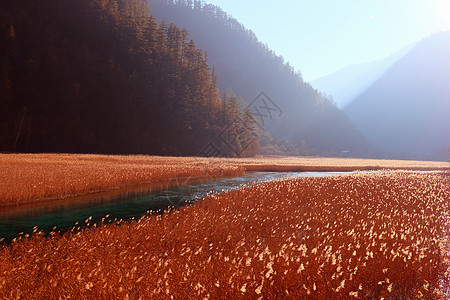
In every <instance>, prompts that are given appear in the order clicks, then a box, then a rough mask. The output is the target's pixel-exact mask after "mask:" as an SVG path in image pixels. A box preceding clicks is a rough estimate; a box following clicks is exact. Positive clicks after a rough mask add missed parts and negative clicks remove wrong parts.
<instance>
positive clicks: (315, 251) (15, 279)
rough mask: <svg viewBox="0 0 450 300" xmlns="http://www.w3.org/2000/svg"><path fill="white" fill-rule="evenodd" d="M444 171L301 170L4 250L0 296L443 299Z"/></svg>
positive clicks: (449, 188)
mask: <svg viewBox="0 0 450 300" xmlns="http://www.w3.org/2000/svg"><path fill="white" fill-rule="evenodd" d="M449 199H450V185H449V175H448V174H446V175H444V174H414V173H408V172H399V171H396V172H376V173H374V174H356V175H342V176H333V177H326V178H301V179H295V180H290V181H280V182H271V183H265V184H260V185H256V186H251V187H248V188H244V189H240V190H236V191H232V192H230V193H225V194H221V195H212V196H209V197H208V198H206V199H204V200H202V201H200V202H198V203H196V204H194V205H192V206H189V207H186V208H183V209H181V210H178V211H174V212H172V213H170V214H166V215H164V216H162V217H161V216H149V217H144V218H142V219H140V220H139V221H135V222H130V223H119V224H115V225H99V226H96V227H95V228H90V229H87V230H84V231H82V232H78V233H75V232H68V233H66V234H64V236H58V235H56V234H55V235H53V236H50V237H43V236H39V235H38V236H35V237H33V238H31V239H26V238H25V239H23V240H21V241H18V242H16V243H15V244H13V245H12V246H8V247H5V248H3V249H2V250H0V298H2V299H13V298H20V297H24V298H27V299H48V298H58V297H61V298H62V299H66V298H68V297H69V296H70V297H72V298H75V299H128V298H130V299H150V298H151V299H236V298H240V299H258V298H263V299H353V298H362V299H381V298H382V297H384V298H385V299H417V298H423V299H445V298H446V297H448V296H449V295H448V294H447V295H445V293H448V287H449V285H450V277H449V272H450V269H449V265H450V262H449V250H450V249H449V234H450V219H449V216H450V203H449Z"/></svg>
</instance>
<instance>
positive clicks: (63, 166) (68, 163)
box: [0, 154, 449, 209]
mask: <svg viewBox="0 0 450 300" xmlns="http://www.w3.org/2000/svg"><path fill="white" fill-rule="evenodd" d="M448 167H449V164H448V163H444V162H416V161H388V160H365V159H342V158H313V157H278V156H271V157H257V158H248V159H229V158H195V157H188V158H186V157H185V158H182V157H155V156H105V155H67V154H21V155H20V154H19V155H16V154H0V209H3V208H4V207H7V206H17V205H22V204H28V203H36V202H43V201H48V200H50V199H60V198H67V197H71V196H78V195H84V194H89V193H94V192H99V191H107V190H111V189H121V188H128V189H129V188H130V186H131V188H134V187H136V188H138V185H142V184H144V185H145V184H147V183H155V182H158V181H163V180H167V179H173V178H181V179H182V181H183V180H185V179H188V178H190V179H193V178H194V179H195V178H201V179H204V180H208V179H213V178H217V177H226V176H237V175H242V174H243V172H244V170H246V171H354V170H378V169H408V170H444V169H448Z"/></svg>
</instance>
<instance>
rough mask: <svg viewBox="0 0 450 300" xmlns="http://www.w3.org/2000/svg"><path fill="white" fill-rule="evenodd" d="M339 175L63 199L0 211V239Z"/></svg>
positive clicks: (256, 175) (251, 176)
mask: <svg viewBox="0 0 450 300" xmlns="http://www.w3.org/2000/svg"><path fill="white" fill-rule="evenodd" d="M332 174H342V172H249V173H246V174H245V175H244V176H240V177H235V178H225V179H217V180H214V181H208V182H202V183H193V184H186V185H182V182H180V183H179V184H175V186H173V187H170V188H165V189H162V190H161V189H160V188H158V189H153V190H152V189H150V190H149V191H148V192H146V193H145V194H139V193H129V192H127V193H125V194H120V195H117V194H116V195H114V196H110V195H101V194H98V195H96V194H94V195H89V196H87V198H86V197H84V198H85V199H82V201H80V199H66V200H64V201H54V202H52V203H48V204H47V203H44V204H38V205H28V206H23V207H19V208H14V209H8V210H6V211H3V212H0V239H1V238H4V242H8V241H11V240H12V239H13V238H14V237H16V236H17V235H19V234H20V233H23V234H29V233H31V232H33V228H35V227H37V228H38V229H39V230H41V231H44V232H45V233H48V232H51V231H55V230H56V231H61V230H62V231H63V230H67V229H69V228H73V227H74V226H78V225H80V226H83V225H84V224H85V220H87V219H88V218H91V219H90V221H89V222H90V223H98V222H100V221H101V220H102V218H104V217H105V216H106V215H108V220H109V221H114V220H115V219H117V220H120V219H123V220H130V219H131V218H140V217H142V216H143V215H145V214H146V213H148V212H149V211H153V212H156V211H158V210H164V209H166V208H168V207H170V206H174V207H180V206H183V205H186V204H189V203H192V202H194V201H195V200H197V199H201V198H202V197H204V196H205V195H206V194H207V193H208V192H210V191H214V192H222V191H228V190H230V189H234V188H238V187H240V186H241V185H250V184H254V183H257V182H263V181H272V180H281V179H287V178H295V177H302V176H307V177H317V176H328V175H332Z"/></svg>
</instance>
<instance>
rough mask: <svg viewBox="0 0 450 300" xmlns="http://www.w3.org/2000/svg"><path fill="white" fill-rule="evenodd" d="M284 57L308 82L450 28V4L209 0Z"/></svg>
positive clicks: (423, 0) (446, 0)
mask: <svg viewBox="0 0 450 300" xmlns="http://www.w3.org/2000/svg"><path fill="white" fill-rule="evenodd" d="M206 2H208V3H211V4H215V5H217V6H220V7H221V8H222V9H223V10H225V11H226V12H228V13H229V14H231V15H232V16H233V17H235V18H236V19H237V20H238V21H240V22H241V23H242V24H244V26H245V27H247V28H248V29H251V30H253V32H255V34H256V35H257V37H258V38H259V39H260V41H262V42H264V43H267V44H268V45H269V47H270V48H271V49H272V50H274V51H275V52H276V53H277V54H278V55H282V56H283V57H284V58H285V60H287V61H289V62H290V63H291V64H292V65H293V66H294V68H295V69H296V70H300V71H301V72H302V74H303V77H304V79H305V81H312V80H314V79H316V78H318V77H322V76H324V75H328V74H330V73H332V72H333V71H335V70H337V69H340V68H343V67H346V66H348V65H351V64H355V63H362V62H368V61H373V60H376V59H380V58H384V57H386V56H389V55H390V54H393V53H395V52H397V51H398V50H400V49H402V48H403V47H404V46H406V45H409V44H411V43H413V42H416V41H418V40H421V39H422V38H424V37H426V36H428V35H430V34H432V33H434V32H437V31H442V30H449V29H450V0H296V1H295V0H279V1H274V0H206Z"/></svg>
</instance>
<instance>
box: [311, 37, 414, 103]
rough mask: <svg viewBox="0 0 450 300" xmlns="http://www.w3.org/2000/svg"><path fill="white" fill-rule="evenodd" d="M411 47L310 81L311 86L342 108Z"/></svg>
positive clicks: (410, 47) (411, 46)
mask: <svg viewBox="0 0 450 300" xmlns="http://www.w3.org/2000/svg"><path fill="white" fill-rule="evenodd" d="M413 47H414V45H409V46H407V47H405V48H403V49H402V50H400V51H399V52H397V53H395V54H393V55H390V56H389V57H386V58H384V59H380V60H376V61H372V62H368V63H362V64H355V65H351V66H348V67H346V68H343V69H340V70H338V71H336V72H334V73H332V74H330V75H327V76H325V77H322V78H319V79H316V80H314V81H312V82H311V85H312V86H313V87H315V88H316V89H318V90H319V91H321V92H323V93H324V94H326V95H329V96H332V97H333V101H334V102H335V103H336V105H337V106H338V107H340V108H344V107H345V106H347V105H348V104H350V103H351V102H352V101H353V100H354V99H356V98H357V97H358V96H359V95H361V94H362V93H363V92H364V91H365V90H367V89H368V88H369V87H370V86H371V85H372V84H373V83H374V82H375V81H377V80H378V79H379V78H380V77H381V76H383V74H385V73H386V71H387V70H389V68H390V67H391V66H392V65H393V64H394V63H395V62H396V61H398V60H399V59H400V58H402V57H403V56H405V55H406V53H408V52H409V51H410V50H411V49H412V48H413Z"/></svg>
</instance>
